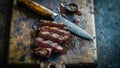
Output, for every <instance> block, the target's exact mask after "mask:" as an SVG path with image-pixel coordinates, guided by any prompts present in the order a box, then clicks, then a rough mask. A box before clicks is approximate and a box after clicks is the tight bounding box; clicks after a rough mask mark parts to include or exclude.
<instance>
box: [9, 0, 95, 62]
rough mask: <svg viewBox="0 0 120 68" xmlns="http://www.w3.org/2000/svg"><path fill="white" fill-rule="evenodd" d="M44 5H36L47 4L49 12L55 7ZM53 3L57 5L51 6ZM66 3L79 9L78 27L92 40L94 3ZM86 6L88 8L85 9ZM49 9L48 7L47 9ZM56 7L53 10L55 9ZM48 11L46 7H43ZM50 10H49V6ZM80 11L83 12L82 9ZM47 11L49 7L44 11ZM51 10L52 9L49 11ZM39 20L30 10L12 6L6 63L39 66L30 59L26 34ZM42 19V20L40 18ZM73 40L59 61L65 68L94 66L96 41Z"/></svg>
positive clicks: (76, 38) (34, 60)
mask: <svg viewBox="0 0 120 68" xmlns="http://www.w3.org/2000/svg"><path fill="white" fill-rule="evenodd" d="M45 1H46V0H44V1H40V2H39V1H38V0H37V1H36V2H38V3H41V4H43V5H44V6H46V4H49V5H51V6H52V8H53V7H54V6H55V4H56V3H57V4H56V6H58V1H56V0H51V1H50V2H51V3H48V2H47V3H46V2H45ZM54 2H56V3H55V4H54ZM68 2H76V3H77V4H78V5H79V9H80V11H81V12H82V14H83V15H82V16H81V17H78V16H75V17H77V18H79V19H80V23H79V24H78V26H80V27H81V28H82V29H84V30H86V31H87V32H89V33H90V34H91V35H92V36H94V37H95V24H94V14H92V13H90V11H93V0H90V1H88V0H84V1H83V0H80V1H78V0H70V1H68ZM86 4H87V6H86ZM49 5H48V6H49ZM56 6H55V7H56ZM46 7H47V6H46ZM49 7H50V6H49ZM81 7H82V8H81ZM47 8H48V7H47ZM50 9H51V8H50ZM40 18H41V16H39V15H37V14H35V13H33V12H31V11H30V10H28V9H26V8H24V7H22V8H20V6H18V4H17V3H16V2H15V3H14V8H13V18H12V22H11V31H10V45H9V59H8V61H9V63H13V64H39V63H40V58H35V57H33V55H32V51H31V49H30V43H31V40H30V36H29V33H30V31H31V30H32V27H31V26H32V24H33V23H38V22H39V19H40ZM43 18H44V17H43ZM71 39H72V40H70V41H68V42H66V43H67V44H66V45H65V46H66V47H65V48H66V49H65V50H67V51H66V53H65V54H64V55H62V58H61V60H60V61H63V62H64V63H65V64H78V63H80V64H87V63H92V64H94V63H96V60H97V53H96V50H97V49H96V39H94V40H93V41H87V40H84V39H82V38H80V37H77V36H75V35H73V38H71Z"/></svg>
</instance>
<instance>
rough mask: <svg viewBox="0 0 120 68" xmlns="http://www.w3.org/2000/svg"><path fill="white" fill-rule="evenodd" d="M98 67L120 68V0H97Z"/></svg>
mask: <svg viewBox="0 0 120 68" xmlns="http://www.w3.org/2000/svg"><path fill="white" fill-rule="evenodd" d="M95 24H96V34H97V47H98V68H120V0H95Z"/></svg>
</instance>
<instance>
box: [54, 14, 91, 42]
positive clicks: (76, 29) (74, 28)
mask: <svg viewBox="0 0 120 68" xmlns="http://www.w3.org/2000/svg"><path fill="white" fill-rule="evenodd" d="M54 21H57V22H62V23H64V24H65V25H66V26H67V30H69V31H71V32H73V33H74V34H75V35H77V36H78V37H82V38H85V39H88V40H93V37H92V36H91V35H90V34H88V33H87V32H86V31H84V30H83V29H81V28H80V27H79V26H77V25H75V24H74V23H72V22H70V21H68V20H67V19H65V18H63V17H61V16H59V15H57V16H56V17H55V19H54Z"/></svg>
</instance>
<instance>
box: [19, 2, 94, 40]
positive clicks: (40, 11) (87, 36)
mask: <svg viewBox="0 0 120 68" xmlns="http://www.w3.org/2000/svg"><path fill="white" fill-rule="evenodd" d="M18 3H20V4H23V5H25V6H26V7H28V8H29V9H31V10H33V11H34V12H36V13H38V14H40V15H43V16H46V17H51V18H52V19H54V21H57V22H62V23H64V24H65V25H66V26H67V30H69V31H70V32H72V33H74V34H75V35H77V36H79V37H82V38H85V39H88V40H93V37H92V36H91V35H90V34H89V33H87V32H86V31H85V30H83V29H82V28H80V27H79V26H77V25H75V24H74V23H72V22H70V21H69V20H67V19H65V18H63V17H62V16H60V15H58V14H57V13H55V12H53V11H51V10H49V9H47V8H46V7H44V6H42V5H40V4H39V3H36V2H34V1H33V0H18Z"/></svg>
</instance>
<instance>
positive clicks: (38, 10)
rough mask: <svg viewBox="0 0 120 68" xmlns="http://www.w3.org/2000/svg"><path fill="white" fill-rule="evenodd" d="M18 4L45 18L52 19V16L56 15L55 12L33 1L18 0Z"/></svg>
mask: <svg viewBox="0 0 120 68" xmlns="http://www.w3.org/2000/svg"><path fill="white" fill-rule="evenodd" d="M18 2H19V3H21V4H23V5H25V6H26V7H27V8H29V9H31V10H33V11H34V12H36V13H38V14H40V15H43V16H47V17H51V15H52V14H53V13H54V12H53V11H51V10H49V9H47V8H45V7H44V6H42V5H40V4H38V3H36V2H34V1H33V0H18Z"/></svg>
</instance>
